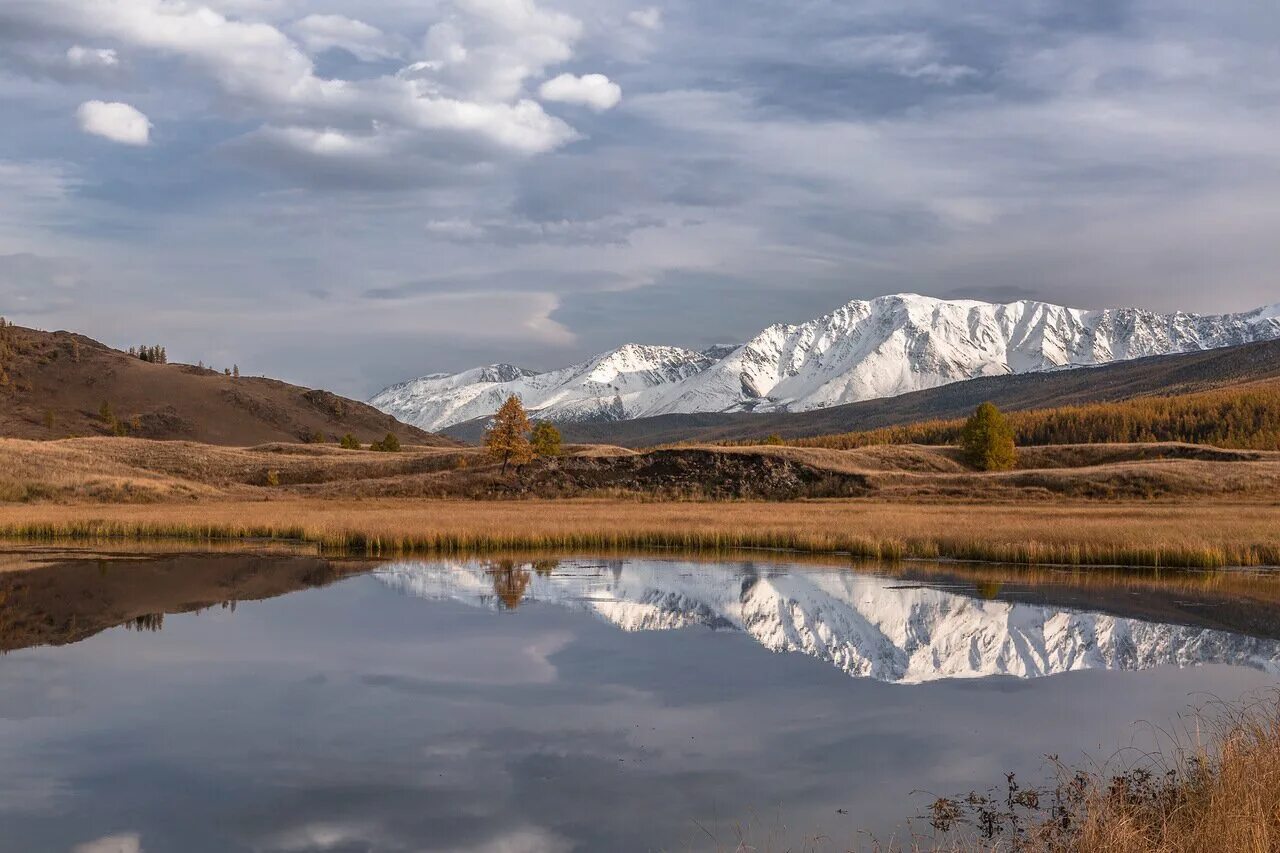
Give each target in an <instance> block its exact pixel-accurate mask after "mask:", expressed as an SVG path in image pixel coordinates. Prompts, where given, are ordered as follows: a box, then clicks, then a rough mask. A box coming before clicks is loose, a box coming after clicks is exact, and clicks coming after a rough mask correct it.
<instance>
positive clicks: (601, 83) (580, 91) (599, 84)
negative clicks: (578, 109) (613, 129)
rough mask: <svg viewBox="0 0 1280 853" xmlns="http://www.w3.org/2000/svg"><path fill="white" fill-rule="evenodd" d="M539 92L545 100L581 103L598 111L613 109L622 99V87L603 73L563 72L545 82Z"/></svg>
mask: <svg viewBox="0 0 1280 853" xmlns="http://www.w3.org/2000/svg"><path fill="white" fill-rule="evenodd" d="M538 93H539V94H540V95H542V98H543V100H547V101H558V102H560V103H566V104H581V105H582V106H585V107H590V108H591V109H593V110H596V111H598V112H599V111H603V110H608V109H612V108H613V107H616V106H617V105H618V102H619V101H621V100H622V87H621V86H619V85H618V84H617V83H614V82H613V81H612V80H610V79H609V78H608V77H606V76H604V75H603V74H586V75H583V76H582V77H575V76H574V75H572V74H561V75H560V76H559V77H553V78H552V79H550V80H548V81H546V82H545V83H543V84H542V86H541V88H539V89H538Z"/></svg>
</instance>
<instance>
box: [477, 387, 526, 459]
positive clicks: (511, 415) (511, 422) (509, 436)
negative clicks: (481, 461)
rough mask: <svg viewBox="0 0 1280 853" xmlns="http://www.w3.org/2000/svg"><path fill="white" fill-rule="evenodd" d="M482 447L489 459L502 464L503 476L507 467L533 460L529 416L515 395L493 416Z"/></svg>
mask: <svg viewBox="0 0 1280 853" xmlns="http://www.w3.org/2000/svg"><path fill="white" fill-rule="evenodd" d="M484 446H485V449H486V450H487V451H488V453H489V457H490V458H491V459H493V460H494V461H498V462H501V463H502V473H503V474H505V473H507V466H508V465H511V464H515V465H523V464H525V463H526V462H528V461H529V460H530V459H532V458H533V446H532V445H531V444H530V443H529V415H528V413H527V412H525V410H524V405H523V404H522V403H521V402H520V398H519V397H517V396H516V395H515V394H512V395H511V396H510V397H508V398H507V402H505V403H503V404H502V408H501V409H498V413H497V414H496V415H494V416H493V423H492V424H491V425H490V426H489V428H488V429H487V430H485V433H484Z"/></svg>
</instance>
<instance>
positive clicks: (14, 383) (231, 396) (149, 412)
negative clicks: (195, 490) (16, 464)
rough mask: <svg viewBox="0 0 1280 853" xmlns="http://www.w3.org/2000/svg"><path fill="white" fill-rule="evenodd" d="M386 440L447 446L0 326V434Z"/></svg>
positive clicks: (285, 387)
mask: <svg viewBox="0 0 1280 853" xmlns="http://www.w3.org/2000/svg"><path fill="white" fill-rule="evenodd" d="M389 432H390V433H394V434H395V435H396V436H397V437H398V438H399V439H400V440H401V441H402V442H404V443H407V444H420V445H430V446H441V445H452V444H454V442H453V441H452V440H450V439H446V438H442V437H440V436H437V435H433V434H432V433H429V432H426V431H424V430H421V429H418V428H417V427H412V426H408V425H406V424H403V423H400V422H399V421H397V420H396V419H395V418H393V417H391V416H390V415H386V414H383V413H382V412H379V411H378V410H377V409H374V408H373V407H372V406H368V405H366V404H364V403H359V402H356V401H355V400H348V399H346V398H344V397H339V396H338V395H337V394H332V393H330V392H328V391H319V390H312V389H309V388H301V387H298V386H297V385H290V384H288V383H286V382H279V381H277V380H274V379H265V378H259V377H232V376H227V375H225V374H223V373H220V372H218V371H214V370H210V369H208V368H203V367H197V366H193V365H189V364H158V363H152V362H147V361H143V360H142V359H140V358H138V357H136V356H133V355H130V354H128V353H125V352H121V351H120V350H117V349H112V348H111V347H108V346H106V345H105V344H101V343H99V342H98V341H95V340H92V339H91V338H87V337H84V336H83V335H76V334H72V333H70V332H43V331H38V330H35V329H27V328H23V327H21V326H12V325H7V326H4V327H3V328H0V436H10V437H15V438H33V439H50V438H68V437H73V436H99V435H113V434H116V435H119V434H124V435H130V436H134V437H138V438H152V439H162V440H174V439H184V440H189V441H198V442H203V443H206V444H221V445H235V446H247V445H254V444H263V443H266V442H273V441H290V442H292V441H309V440H311V439H312V437H313V436H315V435H316V434H319V435H321V436H323V437H324V439H325V441H336V440H338V439H339V438H340V437H341V436H343V435H345V434H346V433H351V434H353V435H354V436H355V437H356V438H358V439H360V440H361V441H362V442H365V443H368V442H371V441H375V440H380V439H381V438H382V437H383V436H385V435H386V434H387V433H389Z"/></svg>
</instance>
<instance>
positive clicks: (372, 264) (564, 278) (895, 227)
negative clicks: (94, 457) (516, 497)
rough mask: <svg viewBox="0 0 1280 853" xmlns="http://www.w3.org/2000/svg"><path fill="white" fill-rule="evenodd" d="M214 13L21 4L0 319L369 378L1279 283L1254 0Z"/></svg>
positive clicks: (14, 50) (1263, 23)
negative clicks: (89, 120)
mask: <svg viewBox="0 0 1280 853" xmlns="http://www.w3.org/2000/svg"><path fill="white" fill-rule="evenodd" d="M208 7H209V8H207V9H201V7H198V6H195V5H188V4H178V3H176V2H173V0H127V2H114V3H108V2H105V0H38V2H37V0H13V2H9V3H5V4H4V5H3V6H2V7H0V97H2V98H3V99H4V101H5V103H6V116H7V117H8V118H9V121H8V122H7V127H6V132H5V133H4V134H3V135H0V313H3V314H8V315H11V316H14V317H15V318H16V319H18V320H19V321H20V322H29V323H33V324H37V325H41V326H46V327H51V326H65V327H73V328H79V329H83V330H84V331H86V332H88V333H90V334H94V335H97V336H100V337H103V338H105V339H107V340H108V341H111V342H114V343H118V344H120V343H129V342H133V341H135V340H138V339H144V338H145V339H148V340H153V339H154V340H162V341H165V342H166V343H167V345H168V346H169V350H170V352H171V353H172V354H173V355H174V356H175V357H178V358H184V359H188V360H193V361H194V360H195V359H197V358H203V359H204V360H205V361H206V362H213V363H215V364H221V363H223V362H228V363H229V362H231V361H235V362H237V363H239V364H240V365H242V366H248V367H250V368H252V369H253V370H254V371H255V372H265V373H273V374H277V375H282V376H284V377H286V378H289V379H292V380H294V381H299V382H303V383H307V384H313V385H327V386H329V387H334V388H336V389H338V390H341V391H345V392H348V393H353V394H361V395H363V394H367V393H369V392H371V391H372V390H376V388H377V387H379V386H380V385H382V384H385V383H387V382H390V381H393V380H396V379H401V378H404V377H407V376H409V375H414V374H417V373H420V372H425V371H427V370H450V369H458V368H462V367H466V366H469V365H471V364H472V363H475V362H480V361H492V360H499V359H501V360H511V361H517V362H523V363H528V364H530V365H531V366H535V367H549V366H554V365H556V364H558V363H565V362H568V361H570V360H573V359H576V358H579V357H581V356H583V355H585V354H588V353H590V352H593V351H596V350H600V349H604V348H607V347H610V346H614V345H616V344H619V343H622V342H624V341H625V340H629V339H640V340H643V341H645V342H652V343H676V344H682V345H688V346H701V345H706V344H710V343H714V342H719V341H725V340H734V339H737V338H739V337H742V336H744V335H747V334H750V333H752V332H754V331H756V330H757V329H758V328H759V327H761V326H763V325H765V324H767V323H770V322H774V321H778V320H800V319H805V318H807V317H809V316H811V315H814V314H816V313H819V312H821V311H823V310H826V309H829V308H831V307H833V306H834V305H836V304H838V303H840V302H843V301H845V300H847V299H851V298H855V297H869V296H874V295H878V294H881V293H886V292H893V291H900V290H911V291H917V292H923V293H928V294H934V295H939V296H972V297H977V298H992V299H1013V298H1021V297H1034V298H1042V299H1047V300H1052V301H1058V302H1066V303H1074V304H1082V305H1087V306H1097V307H1102V306H1107V305H1119V304H1135V305H1142V306H1145V307H1151V308H1156V309H1164V310H1168V309H1175V308H1183V309H1187V310H1200V311H1225V310H1235V309H1243V308H1248V307H1253V306H1255V305H1258V304H1262V303H1267V302H1275V301H1277V300H1280V288H1277V287H1276V285H1275V280H1274V274H1273V270H1274V269H1275V268H1276V266H1277V261H1278V260H1280V248H1277V246H1276V241H1275V239H1274V235H1275V234H1276V233H1278V232H1280V204H1277V203H1276V201H1275V199H1276V198H1280V192H1278V191H1280V148H1277V146H1276V145H1275V144H1274V139H1275V138H1276V133H1277V131H1278V130H1280V106H1278V104H1280V100H1278V99H1277V97H1276V96H1277V94H1280V82H1278V81H1280V55H1277V54H1276V52H1275V50H1274V44H1275V43H1276V39H1277V37H1278V36H1280V19H1277V18H1276V17H1275V16H1274V15H1272V14H1270V13H1269V12H1268V11H1267V10H1265V9H1263V8H1261V7H1259V6H1258V4H1256V3H1249V2H1235V0H1226V2H1222V3H1215V4H1202V3H1192V2H1189V0H1172V2H1170V1H1169V0H1162V2H1158V3H1157V2H1154V0H1123V2H1079V0H1070V2H1068V0H1027V2H1022V3H1014V4H1006V5H1005V6H1003V7H1001V9H1000V10H999V12H998V13H995V12H992V11H991V9H990V6H989V4H982V3H977V2H970V0H961V2H946V3H944V2H928V0H925V2H909V3H901V2H897V3H881V2H878V0H873V2H867V3H859V4H828V3H802V4H784V5H779V4H777V3H767V2H763V0H744V2H741V3H737V4H734V5H733V9H732V12H731V13H726V10H725V6H724V4H719V3H712V2H710V0H671V2H664V3H660V4H657V5H654V4H652V3H624V2H616V0H593V2H586V0H538V2H536V3H534V2H531V0H432V2H426V3H421V4H412V5H407V4H403V3H400V2H396V1H395V0H366V2H362V3H358V4H357V3H352V2H345V3H344V2H322V0H289V2H285V3H266V2H261V0H208ZM594 74H600V75H603V76H604V77H605V78H606V79H607V84H608V85H606V83H605V82H602V81H601V80H599V79H597V78H595V77H588V75H594ZM562 75H572V77H571V78H565V79H566V80H568V81H569V82H567V83H566V82H564V81H562V82H561V83H560V84H559V85H558V86H551V87H546V86H544V85H543V84H545V83H547V81H550V80H554V79H556V78H560V77H561V76H562ZM584 79H586V80H588V81H589V82H588V83H586V84H584V83H582V82H581V81H583V80H584ZM613 86H617V87H618V88H619V90H620V92H621V96H620V97H621V100H620V102H618V103H617V104H616V105H613V106H612V108H609V107H610V105H611V104H612V103H613V95H614V89H613V88H612V87H613ZM548 93H549V94H550V97H548V96H547V94H548ZM566 93H568V94H567V95H566ZM90 101H101V102H106V103H124V104H128V105H129V106H131V107H133V108H135V109H136V110H138V111H139V112H141V113H142V114H144V115H145V116H146V118H147V119H148V120H149V121H150V123H151V128H150V133H149V136H148V139H147V143H148V144H145V145H138V144H135V145H121V144H116V143H114V142H113V141H112V140H111V139H109V138H107V137H103V136H100V135H98V136H95V135H89V134H85V133H81V132H80V130H79V129H78V126H77V119H76V113H77V110H78V108H79V107H80V105H81V104H84V103H86V102H90Z"/></svg>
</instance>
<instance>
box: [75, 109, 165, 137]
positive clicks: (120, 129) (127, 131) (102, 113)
mask: <svg viewBox="0 0 1280 853" xmlns="http://www.w3.org/2000/svg"><path fill="white" fill-rule="evenodd" d="M76 120H77V121H78V122H79V123H80V129H81V130H83V131H84V132H85V133H91V134H93V135H94V136H101V137H102V138H103V139H110V140H111V141H112V142H119V143H120V144H121V145H146V144H147V143H149V142H150V141H151V122H150V121H149V120H148V119H147V117H146V116H145V115H143V114H142V113H140V112H139V111H138V110H137V109H135V108H133V107H131V106H129V105H128V104H122V103H118V102H111V103H108V102H106V101H85V102H84V103H83V104H81V105H80V108H79V109H78V110H76Z"/></svg>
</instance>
